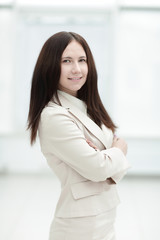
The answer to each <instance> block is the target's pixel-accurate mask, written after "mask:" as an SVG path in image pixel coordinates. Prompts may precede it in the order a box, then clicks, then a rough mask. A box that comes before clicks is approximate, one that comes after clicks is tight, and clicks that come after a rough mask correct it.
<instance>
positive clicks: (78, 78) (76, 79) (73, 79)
mask: <svg viewBox="0 0 160 240" xmlns="http://www.w3.org/2000/svg"><path fill="white" fill-rule="evenodd" d="M68 79H69V80H72V81H78V80H81V79H82V77H73V78H68Z"/></svg>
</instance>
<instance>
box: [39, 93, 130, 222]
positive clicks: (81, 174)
mask: <svg viewBox="0 0 160 240" xmlns="http://www.w3.org/2000/svg"><path fill="white" fill-rule="evenodd" d="M58 96H59V99H60V102H61V104H62V106H59V105H58V104H56V103H55V102H53V101H50V102H49V103H48V105H47V106H46V107H45V108H44V109H43V111H42V113H41V119H40V123H39V129H38V133H39V138H40V145H41V151H42V153H43V154H44V156H45V158H46V159H47V162H48V164H49V166H50V167H51V168H52V170H53V171H54V173H55V174H56V175H57V177H58V178H59V180H60V182H61V194H60V198H59V201H58V204H57V207H56V211H55V216H56V217H62V218H71V217H82V216H91V215H97V214H100V213H102V212H104V211H107V210H110V209H112V208H114V207H116V206H117V204H118V203H119V197H118V194H117V190H116V183H117V182H118V181H120V179H121V178H122V177H123V176H124V175H125V173H126V170H127V169H128V168H129V163H128V161H127V159H126V157H125V155H124V154H123V152H122V151H121V150H120V149H119V148H116V147H112V148H111V145H112V141H113V133H112V131H111V130H110V129H108V128H106V127H105V126H104V125H102V129H101V128H100V127H99V126H98V125H97V124H95V123H94V122H93V121H92V120H91V119H90V118H89V117H88V116H87V109H86V105H85V103H84V102H83V101H81V100H80V99H78V98H76V97H73V96H71V95H69V94H67V93H65V92H62V91H58ZM86 139H88V140H90V141H92V142H93V143H94V144H95V145H96V146H97V147H98V149H99V150H98V151H96V150H95V149H93V148H92V147H90V146H89V145H88V143H87V142H86ZM111 178H112V179H113V180H114V182H115V184H114V182H113V181H111ZM53 191H54V189H53Z"/></svg>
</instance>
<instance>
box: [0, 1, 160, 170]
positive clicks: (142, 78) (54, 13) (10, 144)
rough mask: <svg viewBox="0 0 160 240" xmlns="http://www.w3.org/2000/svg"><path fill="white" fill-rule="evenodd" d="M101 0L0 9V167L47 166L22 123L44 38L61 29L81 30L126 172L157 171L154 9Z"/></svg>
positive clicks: (158, 23)
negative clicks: (123, 143) (124, 150)
mask: <svg viewBox="0 0 160 240" xmlns="http://www.w3.org/2000/svg"><path fill="white" fill-rule="evenodd" d="M19 2H20V1H19ZM105 2H106V1H103V5H99V7H98V8H97V5H96V6H94V5H92V8H89V7H87V8H86V7H83V6H81V7H76V6H72V8H63V7H57V6H56V8H55V7H54V6H53V5H52V7H45V8H44V7H43V8H41V7H39V6H38V5H37V6H36V7H34V6H29V5H27V7H26V6H24V5H20V4H19V5H18V1H17V5H13V7H12V8H6V9H3V8H1V9H0V29H1V38H0V51H1V54H0V65H1V66H2V67H1V69H0V108H1V117H0V171H1V172H2V171H4V172H49V171H50V170H49V169H48V167H47V165H46V162H45V159H44V158H43V156H42V154H41V152H40V149H39V144H38V143H37V144H36V145H35V146H34V147H33V148H31V147H30V146H29V136H28V133H27V132H26V131H25V128H26V119H27V113H28V104H29V91H30V82H31V77H32V72H33V68H34V65H35V62H36V59H37V56H38V54H39V51H40V49H41V47H42V45H43V44H44V42H45V41H46V40H47V38H48V37H50V36H51V35H52V34H54V33H55V32H58V31H62V30H64V31H75V32H77V33H79V34H81V35H82V36H84V38H85V39H86V40H87V41H88V43H89V45H90V47H91V50H92V52H93V55H94V57H95V61H96V65H97V70H98V76H99V91H100V95H101V97H102V100H103V102H104V105H105V106H106V108H107V110H108V111H109V113H110V114H111V116H112V117H113V119H114V121H115V122H116V124H117V125H118V126H119V129H118V132H117V134H120V135H121V136H123V137H125V138H126V140H127V142H128V145H129V152H128V158H129V160H130V161H131V164H132V169H131V170H130V172H129V174H160V161H159V160H160V127H159V123H160V111H159V102H160V96H159V89H160V83H159V75H160V67H159V66H160V57H159V54H158V53H159V52H160V51H159V50H160V49H159V40H160V34H159V32H160V17H159V12H160V11H158V10H157V11H155V10H153V9H152V11H151V10H144V9H143V10H141V11H137V10H135V9H123V8H121V7H120V6H118V5H116V4H115V3H114V2H115V1H113V4H110V5H107V4H106V5H105ZM111 2H112V1H110V3H111Z"/></svg>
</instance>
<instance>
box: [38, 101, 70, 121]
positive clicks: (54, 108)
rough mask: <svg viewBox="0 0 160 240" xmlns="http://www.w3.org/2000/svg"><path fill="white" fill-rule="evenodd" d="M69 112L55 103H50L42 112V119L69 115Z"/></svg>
mask: <svg viewBox="0 0 160 240" xmlns="http://www.w3.org/2000/svg"><path fill="white" fill-rule="evenodd" d="M67 113H68V111H67V109H66V108H64V107H63V106H60V105H58V104H57V103H54V102H49V103H48V104H47V105H46V106H45V107H44V108H43V110H42V113H41V118H45V117H49V116H53V115H55V116H56V115H58V114H60V115H61V114H67Z"/></svg>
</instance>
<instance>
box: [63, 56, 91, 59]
mask: <svg viewBox="0 0 160 240" xmlns="http://www.w3.org/2000/svg"><path fill="white" fill-rule="evenodd" d="M64 58H67V59H72V57H69V56H66V57H62V59H64ZM79 58H87V57H86V56H80V57H79Z"/></svg>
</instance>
